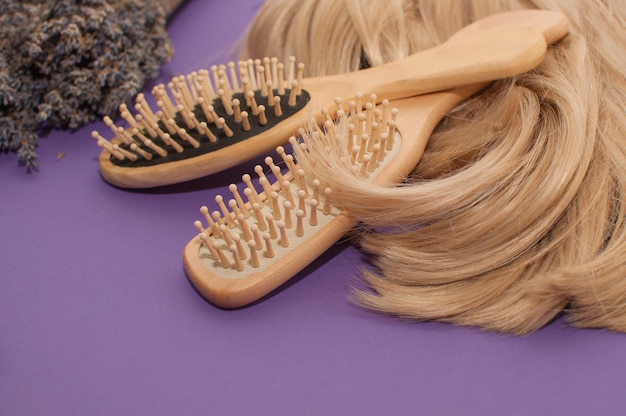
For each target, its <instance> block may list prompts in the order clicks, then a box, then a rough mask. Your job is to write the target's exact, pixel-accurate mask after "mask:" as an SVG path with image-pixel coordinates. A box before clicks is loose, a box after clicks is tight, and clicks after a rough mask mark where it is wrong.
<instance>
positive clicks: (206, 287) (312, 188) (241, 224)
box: [183, 14, 567, 308]
mask: <svg viewBox="0 0 626 416" xmlns="http://www.w3.org/2000/svg"><path fill="white" fill-rule="evenodd" d="M537 16H538V15H536V14H534V17H535V18H536V17H537ZM494 24H499V23H498V21H497V20H494ZM535 25H536V27H538V28H539V30H541V32H542V33H543V34H544V36H545V37H546V40H548V41H549V42H550V43H554V42H556V41H557V40H559V39H560V38H562V37H563V36H565V34H566V33H567V20H566V19H565V18H562V17H561V15H555V14H548V15H546V19H545V20H536V22H535ZM480 30H483V29H482V28H481V29H480ZM458 75H459V77H460V78H462V74H458ZM486 85H488V84H487V83H478V84H470V85H467V86H463V87H457V88H455V89H452V90H450V91H444V92H438V93H431V94H427V95H421V96H417V97H412V98H407V99H402V100H395V101H393V102H392V103H389V102H388V101H386V100H384V101H382V104H377V103H378V101H379V100H378V98H377V97H375V96H373V95H369V96H366V98H365V99H363V95H360V96H358V97H360V99H361V100H362V101H363V102H362V103H361V105H360V106H358V105H356V102H357V101H358V100H359V98H358V97H356V98H355V99H354V100H351V101H348V105H347V106H346V107H344V106H343V104H342V103H343V102H344V101H340V102H339V103H340V104H339V108H338V109H337V112H336V113H335V116H334V118H331V117H330V116H329V115H328V114H326V115H325V120H323V121H322V123H321V124H319V125H320V126H321V127H319V126H318V123H319V120H317V119H314V120H312V121H311V122H309V126H308V129H306V130H305V129H300V131H299V134H300V139H296V138H295V137H293V136H292V137H291V138H290V140H289V142H290V145H291V146H292V147H299V148H300V151H299V152H297V154H298V158H299V160H298V163H297V162H296V160H295V158H294V157H293V156H292V155H290V154H288V153H287V152H286V150H285V148H284V147H282V146H279V147H278V148H277V149H276V152H277V154H278V155H279V157H280V159H281V160H280V163H276V162H275V161H274V160H273V159H272V158H271V157H268V158H266V165H267V167H266V168H264V167H262V166H257V167H256V168H255V172H256V174H257V176H258V177H259V178H258V183H257V184H256V186H255V184H254V183H253V182H252V181H251V176H250V175H247V174H246V175H243V177H242V181H243V184H244V185H243V191H241V190H240V189H239V187H238V186H237V185H236V184H231V185H230V187H229V190H230V192H231V194H232V197H228V198H224V197H223V196H221V195H218V196H217V197H216V198H215V204H214V207H215V210H213V211H212V210H211V209H209V208H208V207H202V208H201V209H200V211H201V214H202V215H203V217H204V220H205V222H204V223H203V222H201V221H196V222H195V226H196V228H197V229H198V231H199V232H198V235H196V237H194V238H193V239H192V240H191V241H190V242H189V243H188V244H187V245H186V246H185V249H184V251H183V263H184V267H185V270H186V273H187V276H188V277H189V279H190V281H191V282H192V284H193V285H194V286H195V287H196V289H197V290H198V291H199V292H200V293H201V294H202V296H204V297H205V298H206V299H208V300H209V301H211V302H212V303H214V304H215V305H218V306H220V307H224V308H235V307H240V306H244V305H247V304H249V303H251V302H254V301H255V300H258V299H260V298H262V297H263V296H265V295H267V294H268V293H270V292H271V291H272V290H274V289H276V288H277V287H279V286H280V285H281V284H283V283H284V282H286V281H287V280H289V279H290V278H291V277H292V276H294V275H295V274H296V273H298V272H299V271H300V270H302V269H303V268H304V267H306V265H308V264H310V263H311V262H312V261H313V260H315V259H316V258H317V257H318V256H319V255H321V254H322V253H323V252H324V251H325V250H327V249H328V248H329V247H330V246H331V245H333V244H334V243H335V242H336V241H337V240H338V239H340V238H341V237H342V236H343V235H345V233H346V232H348V231H349V230H350V229H351V228H352V227H353V226H354V224H355V222H356V221H355V219H354V218H352V217H351V216H350V214H349V213H348V212H346V211H342V210H341V209H340V208H337V207H335V206H333V204H332V203H331V202H332V189H328V188H326V187H325V186H324V184H323V183H320V182H319V181H318V180H317V179H316V178H315V168H314V166H315V164H316V163H324V161H323V160H306V161H305V159H309V158H313V159H316V158H319V157H320V154H321V153H320V152H322V153H326V154H331V155H333V156H335V159H334V160H335V163H340V164H345V165H346V168H347V169H349V170H351V171H352V172H353V174H354V175H357V176H358V177H360V178H362V180H366V181H371V182H372V183H373V184H377V185H393V184H396V183H398V182H399V181H401V180H402V179H404V178H405V177H406V175H407V174H408V173H409V172H410V171H411V170H412V169H413V167H414V166H415V165H416V164H417V162H418V161H419V159H420V158H421V156H422V154H423V151H424V148H425V146H426V143H427V141H428V139H429V137H430V135H431V134H432V131H433V130H434V129H435V127H436V126H437V124H438V123H439V121H440V120H441V119H442V118H443V117H444V116H445V115H446V114H447V113H448V112H449V111H450V110H451V109H452V108H454V107H455V106H456V105H457V104H458V103H460V102H461V101H463V100H464V99H466V98H467V97H469V96H471V95H472V94H474V93H476V92H478V91H479V90H480V89H482V88H483V87H485V86H486ZM392 107H393V108H395V110H392ZM337 120H339V122H338V123H337ZM342 155H343V157H342ZM322 159H323V158H322ZM280 165H282V166H284V167H286V168H287V169H286V170H285V169H281V168H280V167H279V166H280ZM301 166H307V169H306V170H305V169H302V168H301ZM266 171H267V172H268V173H267V175H266V173H265V172H266ZM270 178H271V179H272V180H273V183H270V182H271V181H270ZM257 189H258V190H259V191H257ZM242 192H243V194H244V195H245V198H246V199H247V202H245V203H244V201H243V199H244V198H242V195H241V193H242ZM227 199H228V201H227Z"/></svg>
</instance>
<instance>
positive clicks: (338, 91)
mask: <svg viewBox="0 0 626 416" xmlns="http://www.w3.org/2000/svg"><path fill="white" fill-rule="evenodd" d="M546 50H547V45H546V40H545V38H544V36H543V34H542V33H541V32H540V31H538V30H535V29H534V28H531V27H527V26H522V25H504V24H502V25H498V26H495V27H490V28H487V29H482V30H480V31H476V32H473V33H470V34H468V35H466V36H463V37H457V38H455V39H454V40H453V41H449V42H446V43H444V44H442V45H440V46H437V47H434V48H431V49H428V50H425V51H422V52H419V53H417V54H414V55H411V56H409V57H407V58H404V59H402V60H399V61H396V62H391V63H388V64H385V65H380V66H377V67H373V68H369V69H366V70H363V71H358V72H353V73H350V74H343V75H335V76H327V77H319V78H308V79H304V80H303V88H305V89H307V90H310V91H311V92H312V96H313V99H314V100H319V102H320V103H324V104H326V103H327V102H328V99H329V98H331V99H332V98H333V97H335V96H349V94H350V93H351V92H354V91H360V92H362V93H363V94H367V95H369V94H371V93H375V94H377V95H379V96H384V97H385V98H387V99H389V100H393V99H398V98H406V97H411V96H415V95H420V94H426V93H430V92H435V91H442V90H445V89H450V88H455V87H458V86H462V85H468V84H474V83H482V82H488V81H494V80H497V79H502V78H507V77H511V76H514V75H519V74H521V73H524V72H527V71H529V70H531V69H533V68H535V67H537V65H539V64H540V63H541V61H542V60H543V58H544V56H545V54H546ZM331 95H332V97H331Z"/></svg>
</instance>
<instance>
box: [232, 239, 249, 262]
mask: <svg viewBox="0 0 626 416" xmlns="http://www.w3.org/2000/svg"><path fill="white" fill-rule="evenodd" d="M233 240H234V241H235V247H236V248H237V252H238V253H239V257H241V260H245V259H247V258H248V255H247V254H246V250H244V248H243V242H242V241H241V236H240V235H239V234H235V235H233Z"/></svg>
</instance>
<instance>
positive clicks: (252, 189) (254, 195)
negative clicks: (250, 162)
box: [241, 173, 261, 203]
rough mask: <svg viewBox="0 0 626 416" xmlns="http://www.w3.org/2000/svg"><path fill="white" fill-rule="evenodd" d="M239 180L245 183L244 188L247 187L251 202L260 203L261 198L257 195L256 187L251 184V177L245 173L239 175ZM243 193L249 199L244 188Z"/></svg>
mask: <svg viewBox="0 0 626 416" xmlns="http://www.w3.org/2000/svg"><path fill="white" fill-rule="evenodd" d="M241 180H242V181H243V183H245V184H246V189H248V190H249V191H250V194H251V196H252V199H253V200H254V201H253V202H257V203H260V202H261V198H260V197H259V194H258V192H257V191H256V188H255V187H254V185H253V184H252V177H251V176H250V175H249V174H247V173H245V174H243V175H242V176H241ZM244 194H245V195H246V197H248V201H251V200H250V195H248V194H247V193H246V192H245V190H244Z"/></svg>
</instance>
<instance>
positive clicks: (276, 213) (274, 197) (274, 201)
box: [269, 192, 280, 220]
mask: <svg viewBox="0 0 626 416" xmlns="http://www.w3.org/2000/svg"><path fill="white" fill-rule="evenodd" d="M269 198H270V206H271V208H272V216H273V217H274V219H275V220H279V219H280V205H279V203H278V192H272V193H271V194H270V196H269Z"/></svg>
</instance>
